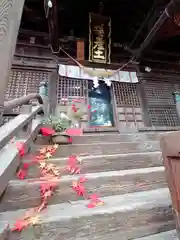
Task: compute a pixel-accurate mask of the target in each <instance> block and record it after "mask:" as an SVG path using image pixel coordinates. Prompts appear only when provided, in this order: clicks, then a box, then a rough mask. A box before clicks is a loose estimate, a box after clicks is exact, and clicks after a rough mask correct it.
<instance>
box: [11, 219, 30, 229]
mask: <svg viewBox="0 0 180 240" xmlns="http://www.w3.org/2000/svg"><path fill="white" fill-rule="evenodd" d="M28 225H29V223H28V221H26V220H18V221H16V223H15V224H14V227H13V228H12V229H11V231H12V232H14V231H18V232H21V231H22V230H23V229H25V228H27V226H28Z"/></svg>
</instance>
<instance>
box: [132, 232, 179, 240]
mask: <svg viewBox="0 0 180 240" xmlns="http://www.w3.org/2000/svg"><path fill="white" fill-rule="evenodd" d="M135 240H178V237H177V232H176V230H172V231H167V232H162V233H158V234H153V235H151V236H147V237H143V238H138V239H135Z"/></svg>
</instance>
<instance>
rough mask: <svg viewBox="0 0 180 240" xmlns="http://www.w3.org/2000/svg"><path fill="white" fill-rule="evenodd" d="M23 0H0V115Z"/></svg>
mask: <svg viewBox="0 0 180 240" xmlns="http://www.w3.org/2000/svg"><path fill="white" fill-rule="evenodd" d="M23 6H24V0H18V1H17V0H0V117H1V116H2V114H3V106H4V96H5V94H4V93H5V90H6V87H7V82H8V77H9V73H10V70H11V65H12V58H13V55H14V52H15V47H16V41H17V36H18V32H19V26H20V22H21V16H22V11H23Z"/></svg>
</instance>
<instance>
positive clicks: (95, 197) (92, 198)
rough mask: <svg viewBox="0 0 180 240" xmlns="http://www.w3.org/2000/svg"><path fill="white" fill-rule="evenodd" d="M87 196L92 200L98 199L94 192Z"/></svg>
mask: <svg viewBox="0 0 180 240" xmlns="http://www.w3.org/2000/svg"><path fill="white" fill-rule="evenodd" d="M88 198H89V199H91V200H92V201H94V202H97V201H99V200H100V199H99V197H98V196H97V195H96V194H92V195H90V196H89V197H88Z"/></svg>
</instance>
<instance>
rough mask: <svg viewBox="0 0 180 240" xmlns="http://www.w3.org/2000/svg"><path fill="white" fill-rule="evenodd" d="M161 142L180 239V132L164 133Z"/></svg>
mask: <svg viewBox="0 0 180 240" xmlns="http://www.w3.org/2000/svg"><path fill="white" fill-rule="evenodd" d="M160 143H161V149H162V156H163V161H164V166H165V172H166V178H167V182H168V187H169V190H170V194H171V199H172V207H173V211H174V217H175V221H176V229H177V232H178V237H179V239H180V132H179V131H177V132H172V133H167V134H164V135H163V136H162V137H161V140H160Z"/></svg>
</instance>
